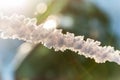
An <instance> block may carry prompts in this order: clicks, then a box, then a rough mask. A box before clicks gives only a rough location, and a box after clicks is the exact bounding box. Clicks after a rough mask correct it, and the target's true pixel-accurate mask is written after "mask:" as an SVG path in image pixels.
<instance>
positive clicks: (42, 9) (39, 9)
mask: <svg viewBox="0 0 120 80" xmlns="http://www.w3.org/2000/svg"><path fill="white" fill-rule="evenodd" d="M46 10H47V4H46V3H44V2H41V3H39V4H38V5H37V7H36V11H37V12H35V15H37V14H43V13H45V12H46Z"/></svg>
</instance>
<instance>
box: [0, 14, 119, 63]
mask: <svg viewBox="0 0 120 80" xmlns="http://www.w3.org/2000/svg"><path fill="white" fill-rule="evenodd" d="M44 25H45V23H43V24H41V25H36V19H35V18H33V19H30V18H26V17H24V16H17V15H14V16H11V17H6V16H0V38H3V39H8V38H10V39H19V40H24V41H27V42H31V43H40V42H41V43H42V44H43V45H45V46H46V47H48V48H49V49H50V48H52V47H53V48H54V49H55V51H57V50H61V51H64V50H66V49H70V50H72V51H74V52H78V54H80V55H84V56H85V57H89V58H93V59H94V60H95V61H96V62H97V63H104V62H105V61H110V62H116V63H118V64H119V65H120V51H119V50H114V48H113V47H111V46H104V47H102V46H100V42H99V41H94V40H93V39H89V38H88V39H87V40H84V36H74V34H73V33H69V32H68V33H67V34H63V33H62V30H61V29H55V28H54V29H46V28H45V27H44Z"/></svg>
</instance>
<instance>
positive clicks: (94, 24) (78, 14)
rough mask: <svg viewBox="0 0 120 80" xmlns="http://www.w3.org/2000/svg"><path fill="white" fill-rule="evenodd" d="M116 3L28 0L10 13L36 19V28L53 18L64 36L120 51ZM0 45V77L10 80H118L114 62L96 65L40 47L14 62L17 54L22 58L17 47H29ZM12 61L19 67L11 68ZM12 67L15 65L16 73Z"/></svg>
mask: <svg viewBox="0 0 120 80" xmlns="http://www.w3.org/2000/svg"><path fill="white" fill-rule="evenodd" d="M119 3H120V1H119V0H109V1H105V0H29V1H27V3H26V4H25V5H26V6H25V8H22V9H21V11H19V12H18V10H13V12H17V13H18V14H24V15H26V16H28V17H36V18H37V20H38V22H37V24H38V25H39V24H41V23H42V22H44V21H45V20H46V19H47V18H48V17H50V16H52V18H54V19H55V20H56V21H57V25H58V26H57V28H58V29H63V33H64V34H65V33H66V32H71V33H74V34H75V35H76V36H77V35H84V36H85V39H86V38H92V39H94V40H98V41H100V42H102V44H101V45H102V46H104V45H111V46H114V47H115V49H120V41H119V40H120V31H119V30H120V22H119V21H120V14H119V13H120V9H119V8H120V5H119ZM13 12H12V11H11V12H10V13H9V14H12V13H13ZM5 14H6V13H5ZM0 44H1V45H0V58H1V62H0V64H1V65H0V73H1V77H8V76H13V77H15V80H120V66H119V65H118V64H116V63H113V62H106V63H102V64H98V63H95V61H94V60H93V59H89V58H85V57H84V56H81V55H78V54H77V53H74V52H72V51H70V50H66V51H65V52H61V51H57V52H55V51H54V49H48V48H46V47H44V46H43V45H42V44H38V45H34V47H32V49H31V50H30V51H28V52H27V54H25V55H24V54H23V55H19V56H20V59H16V58H15V56H16V55H17V54H22V52H21V53H20V52H19V49H20V47H21V46H22V47H23V49H22V50H27V49H28V48H29V46H30V44H29V45H28V43H25V42H23V41H18V40H0ZM13 44H14V45H13ZM23 44H27V47H24V46H25V45H23ZM22 57H24V58H22ZM13 60H16V61H17V60H18V61H19V60H20V62H18V64H19V63H20V65H19V66H18V64H17V63H15V64H11V62H12V61H13ZM14 65H17V68H16V69H15V70H13V69H14V68H15V67H13V66H14ZM11 66H12V67H11ZM2 79H4V80H7V79H8V80H13V78H11V79H10V78H9V77H8V78H2Z"/></svg>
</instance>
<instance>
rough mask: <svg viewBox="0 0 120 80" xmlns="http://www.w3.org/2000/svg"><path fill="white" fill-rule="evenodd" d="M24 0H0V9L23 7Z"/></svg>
mask: <svg viewBox="0 0 120 80" xmlns="http://www.w3.org/2000/svg"><path fill="white" fill-rule="evenodd" d="M25 1H26V0H0V10H6V9H10V8H16V9H17V8H18V7H23V5H24V3H25Z"/></svg>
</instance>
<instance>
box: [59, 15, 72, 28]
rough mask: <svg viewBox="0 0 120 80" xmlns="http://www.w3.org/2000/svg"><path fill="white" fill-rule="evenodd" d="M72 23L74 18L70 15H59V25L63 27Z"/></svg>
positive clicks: (70, 25) (67, 26)
mask: <svg viewBox="0 0 120 80" xmlns="http://www.w3.org/2000/svg"><path fill="white" fill-rule="evenodd" d="M73 24H74V20H73V18H72V17H71V16H61V17H60V25H61V26H62V27H64V28H71V27H72V26H73Z"/></svg>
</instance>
